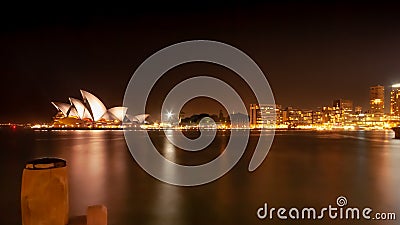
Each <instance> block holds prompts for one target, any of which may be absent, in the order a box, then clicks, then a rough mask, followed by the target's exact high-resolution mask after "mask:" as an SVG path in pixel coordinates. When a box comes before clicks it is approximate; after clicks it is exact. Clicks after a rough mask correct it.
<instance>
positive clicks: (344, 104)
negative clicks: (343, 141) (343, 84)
mask: <svg viewBox="0 0 400 225" xmlns="http://www.w3.org/2000/svg"><path fill="white" fill-rule="evenodd" d="M333 107H334V108H335V109H336V110H339V114H338V115H335V116H336V117H338V119H339V120H338V122H339V124H341V125H345V124H349V123H352V119H353V118H352V115H353V101H351V100H345V99H337V100H334V101H333Z"/></svg>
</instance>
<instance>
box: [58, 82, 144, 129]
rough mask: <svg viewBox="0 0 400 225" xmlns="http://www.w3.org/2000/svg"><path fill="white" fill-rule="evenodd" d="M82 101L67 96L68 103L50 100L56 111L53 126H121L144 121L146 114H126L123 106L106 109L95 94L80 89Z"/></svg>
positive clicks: (134, 124) (133, 124) (125, 108)
mask: <svg viewBox="0 0 400 225" xmlns="http://www.w3.org/2000/svg"><path fill="white" fill-rule="evenodd" d="M81 94H82V99H83V100H82V101H81V100H79V99H76V98H69V102H70V103H64V102H52V104H53V105H54V106H55V107H56V108H57V110H58V113H57V115H56V116H55V117H54V121H53V127H55V128H122V127H123V126H136V125H140V124H144V123H146V118H147V117H148V116H149V115H148V114H142V115H128V114H126V112H127V110H128V108H127V107H123V106H118V107H113V108H110V109H107V108H106V106H105V105H104V104H103V102H102V101H100V99H99V98H97V97H96V96H95V95H93V94H91V93H89V92H87V91H84V90H81Z"/></svg>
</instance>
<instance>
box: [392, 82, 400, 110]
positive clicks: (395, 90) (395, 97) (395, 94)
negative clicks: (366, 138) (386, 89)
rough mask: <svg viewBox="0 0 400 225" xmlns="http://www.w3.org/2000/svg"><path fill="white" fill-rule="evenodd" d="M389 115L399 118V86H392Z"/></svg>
mask: <svg viewBox="0 0 400 225" xmlns="http://www.w3.org/2000/svg"><path fill="white" fill-rule="evenodd" d="M390 115H392V116H400V84H394V85H392V91H391V92H390Z"/></svg>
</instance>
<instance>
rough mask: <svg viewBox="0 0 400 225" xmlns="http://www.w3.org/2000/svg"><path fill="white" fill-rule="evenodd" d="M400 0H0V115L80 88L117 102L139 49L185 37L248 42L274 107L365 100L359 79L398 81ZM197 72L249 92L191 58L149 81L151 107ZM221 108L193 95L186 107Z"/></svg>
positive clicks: (26, 117)
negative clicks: (35, 1)
mask: <svg viewBox="0 0 400 225" xmlns="http://www.w3.org/2000/svg"><path fill="white" fill-rule="evenodd" d="M360 2H362V1H360ZM21 5H22V4H21ZM399 6H400V5H399V4H395V3H383V2H380V1H376V3H375V4H373V3H365V2H363V3H362V4H361V3H356V2H351V3H349V2H348V1H345V2H333V1H330V2H329V3H315V2H304V3H299V1H286V2H282V1H279V2H268V3H246V4H243V3H237V2H232V3H224V4H222V3H219V4H215V3H211V2H202V1H197V3H179V4H178V3H170V2H168V4H167V3H163V4H158V3H156V2H151V4H150V3H149V4H141V5H139V4H136V5H135V4H133V5H130V6H125V5H61V6H48V5H46V7H44V5H24V6H23V7H22V6H20V5H13V6H4V7H2V8H1V12H0V14H1V16H0V20H1V22H0V24H1V30H0V41H1V46H0V60H1V61H0V74H1V76H0V77H1V78H2V82H1V83H2V85H1V88H0V94H1V98H0V99H1V100H0V105H1V110H0V122H28V121H30V122H38V121H49V120H50V119H51V117H52V116H53V115H54V114H55V113H56V110H55V108H54V107H53V106H52V105H51V104H50V102H51V101H64V102H67V101H68V97H70V96H71V97H77V98H81V97H80V92H79V90H80V89H85V90H87V91H89V92H92V93H94V94H95V95H97V96H98V97H99V98H100V99H102V100H103V102H104V103H105V104H106V106H107V107H113V106H118V105H121V104H122V100H123V95H124V91H125V88H126V85H127V82H128V81H129V79H130V77H131V75H132V74H133V72H134V71H135V69H136V68H137V67H138V66H139V65H140V64H141V63H142V62H143V61H144V60H145V59H146V58H147V57H149V56H150V55H151V54H153V53H155V52H156V51H158V50H160V49H162V48H164V47H166V46H168V45H171V44H174V43H178V42H182V41H187V40H195V39H209V40H216V41H221V42H224V43H227V44H230V45H233V46H235V47H237V48H239V49H241V50H242V51H244V52H245V53H247V54H248V55H249V56H250V57H252V58H253V59H254V60H255V61H256V62H257V63H258V65H259V66H260V67H261V69H262V70H263V72H264V73H265V74H266V77H267V79H268V81H269V82H270V85H271V87H272V89H273V92H274V94H275V98H276V102H277V103H279V104H282V105H283V106H294V107H299V108H310V109H314V108H316V107H318V106H323V105H330V104H331V102H332V100H333V99H335V98H345V99H351V100H353V101H354V104H355V105H361V106H363V107H364V109H367V106H368V91H369V86H372V85H377V84H381V85H384V86H386V89H387V90H389V87H390V85H391V84H392V83H396V82H400V13H399V9H400V7H399ZM201 74H209V75H212V76H215V77H218V78H220V79H222V80H224V81H226V82H228V83H230V84H231V85H232V86H233V87H235V89H237V91H238V92H239V93H240V94H241V96H242V97H243V100H244V101H245V102H246V104H249V103H252V102H253V101H254V98H253V96H252V94H251V92H250V91H249V90H248V87H246V85H243V84H242V83H241V82H242V81H241V80H240V79H239V78H238V77H237V76H236V75H235V74H234V73H232V72H231V71H229V70H227V69H225V68H220V67H219V66H215V65H206V64H205V63H193V64H188V65H184V66H181V67H180V68H175V69H173V70H171V71H169V72H168V73H167V74H166V75H165V77H163V79H162V80H160V82H158V84H157V85H156V87H154V90H153V92H152V95H153V97H152V99H154V101H153V104H152V106H149V107H148V109H149V112H150V113H151V114H153V117H155V118H157V117H158V114H159V112H158V111H157V110H158V107H160V104H161V100H162V96H163V95H164V94H165V93H167V92H168V90H169V89H170V88H171V87H172V86H173V85H174V84H176V83H178V82H179V81H181V80H182V79H184V78H187V77H190V76H194V75H201ZM157 99H161V100H158V102H157ZM386 100H387V102H388V100H389V98H388V97H387V99H386ZM199 103H201V104H199ZM220 108H221V106H220V105H218V104H217V103H215V102H213V101H211V100H205V99H201V100H198V101H197V102H196V100H193V101H192V102H191V103H189V104H188V105H187V106H186V107H185V108H184V111H185V112H186V114H192V113H196V112H198V113H199V112H209V113H218V112H219V110H220Z"/></svg>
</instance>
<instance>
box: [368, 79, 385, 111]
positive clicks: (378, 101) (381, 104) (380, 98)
mask: <svg viewBox="0 0 400 225" xmlns="http://www.w3.org/2000/svg"><path fill="white" fill-rule="evenodd" d="M369 105H370V113H371V114H373V115H375V116H382V115H383V114H384V113H385V88H384V87H383V86H381V85H377V86H373V87H370V88H369Z"/></svg>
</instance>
